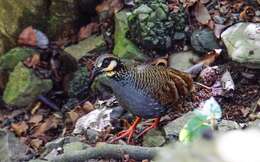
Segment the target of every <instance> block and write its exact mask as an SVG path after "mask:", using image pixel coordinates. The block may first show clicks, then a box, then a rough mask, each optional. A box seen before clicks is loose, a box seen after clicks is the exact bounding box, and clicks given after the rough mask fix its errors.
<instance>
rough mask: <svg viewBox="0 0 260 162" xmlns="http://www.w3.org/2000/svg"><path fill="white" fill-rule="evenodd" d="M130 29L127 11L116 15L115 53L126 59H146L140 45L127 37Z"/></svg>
mask: <svg viewBox="0 0 260 162" xmlns="http://www.w3.org/2000/svg"><path fill="white" fill-rule="evenodd" d="M128 30H129V27H128V22H127V12H126V11H121V12H118V13H117V14H116V15H115V35H114V37H115V46H114V49H113V53H114V54H115V55H116V56H118V57H120V58H125V59H135V60H141V61H143V60H145V59H146V57H145V56H144V55H143V54H142V52H141V51H140V50H139V49H138V47H137V46H136V45H135V44H134V43H133V42H131V41H130V40H129V39H127V38H126V33H127V31H128Z"/></svg>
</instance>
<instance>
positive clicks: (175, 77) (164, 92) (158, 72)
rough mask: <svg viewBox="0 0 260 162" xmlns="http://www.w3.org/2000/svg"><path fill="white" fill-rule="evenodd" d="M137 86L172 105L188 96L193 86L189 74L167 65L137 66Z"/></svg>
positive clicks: (163, 103) (162, 102)
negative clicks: (166, 66)
mask: <svg viewBox="0 0 260 162" xmlns="http://www.w3.org/2000/svg"><path fill="white" fill-rule="evenodd" d="M134 78H136V79H135V82H136V83H135V86H136V87H137V89H141V90H142V91H143V92H144V93H146V94H147V95H150V96H151V97H153V98H154V99H156V100H158V101H159V102H160V103H161V104H162V105H172V104H174V103H177V102H178V101H179V100H180V99H181V98H183V97H185V96H187V95H188V94H189V93H190V91H191V90H192V88H193V86H192V85H193V84H192V78H191V76H190V75H189V74H187V73H184V72H181V71H178V70H175V69H172V68H165V67H156V66H140V67H137V68H136V76H135V77H134Z"/></svg>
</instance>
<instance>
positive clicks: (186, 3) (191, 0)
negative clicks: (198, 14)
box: [180, 0, 198, 7]
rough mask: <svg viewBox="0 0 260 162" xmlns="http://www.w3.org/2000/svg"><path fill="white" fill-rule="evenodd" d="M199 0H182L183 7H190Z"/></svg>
mask: <svg viewBox="0 0 260 162" xmlns="http://www.w3.org/2000/svg"><path fill="white" fill-rule="evenodd" d="M197 1H198V0H180V2H181V3H182V4H183V7H190V6H193V5H194V4H195V3H196V2H197Z"/></svg>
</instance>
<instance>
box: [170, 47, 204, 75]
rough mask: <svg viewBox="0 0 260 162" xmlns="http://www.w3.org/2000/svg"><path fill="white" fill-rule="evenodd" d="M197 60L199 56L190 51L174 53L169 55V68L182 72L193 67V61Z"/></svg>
mask: <svg viewBox="0 0 260 162" xmlns="http://www.w3.org/2000/svg"><path fill="white" fill-rule="evenodd" d="M198 60H199V56H197V55H196V54H195V53H194V52H192V51H187V52H179V53H174V54H171V55H170V67H171V68H175V69H178V70H182V71H184V70H187V69H188V68H189V67H191V66H192V65H193V63H192V62H193V61H194V62H196V61H198Z"/></svg>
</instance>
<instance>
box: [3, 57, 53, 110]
mask: <svg viewBox="0 0 260 162" xmlns="http://www.w3.org/2000/svg"><path fill="white" fill-rule="evenodd" d="M51 88H52V81H51V80H42V79H40V78H38V77H37V76H36V75H35V74H34V73H33V71H32V69H28V68H26V67H25V66H24V65H23V63H21V62H20V63H19V64H18V65H17V66H16V67H15V69H14V71H13V72H12V73H11V74H10V77H9V82H8V83H7V86H6V89H5V91H4V95H3V100H4V102H5V103H6V104H9V105H15V106H26V105H28V104H30V103H31V102H33V101H34V100H35V99H36V97H37V96H38V95H40V94H41V93H43V92H47V91H49V90H50V89H51Z"/></svg>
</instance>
